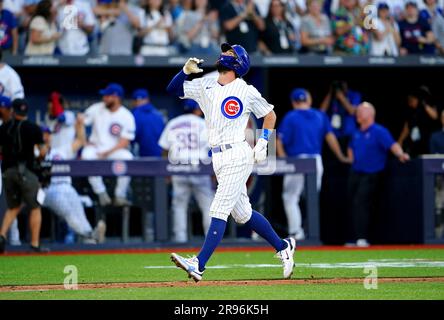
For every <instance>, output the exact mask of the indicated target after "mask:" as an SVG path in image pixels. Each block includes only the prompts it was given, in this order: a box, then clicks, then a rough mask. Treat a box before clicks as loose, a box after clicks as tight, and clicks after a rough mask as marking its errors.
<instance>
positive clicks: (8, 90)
mask: <svg viewBox="0 0 444 320" xmlns="http://www.w3.org/2000/svg"><path fill="white" fill-rule="evenodd" d="M0 95H4V96H6V97H8V98H9V99H11V100H14V99H17V98H24V97H25V91H24V89H23V85H22V81H21V79H20V76H19V75H18V73H17V72H16V71H15V70H14V69H13V68H11V67H10V66H9V65H8V64H7V63H5V62H3V53H2V49H1V48H0Z"/></svg>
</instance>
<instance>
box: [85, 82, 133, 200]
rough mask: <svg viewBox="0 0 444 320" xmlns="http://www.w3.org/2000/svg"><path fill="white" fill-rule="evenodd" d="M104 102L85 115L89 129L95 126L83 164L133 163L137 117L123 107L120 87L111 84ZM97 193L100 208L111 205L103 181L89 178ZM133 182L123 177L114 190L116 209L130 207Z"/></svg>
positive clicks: (122, 94)
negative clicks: (109, 161)
mask: <svg viewBox="0 0 444 320" xmlns="http://www.w3.org/2000/svg"><path fill="white" fill-rule="evenodd" d="M100 94H101V95H102V96H103V101H102V102H98V103H95V104H93V105H92V106H90V107H89V108H88V109H86V111H85V125H87V126H89V125H92V133H91V136H90V137H89V141H88V145H87V146H86V147H85V148H84V149H83V151H82V159H83V160H98V159H108V160H132V159H133V154H132V153H131V152H130V151H129V149H128V148H129V145H130V141H131V140H133V139H134V136H135V131H136V124H135V121H134V116H133V115H132V114H131V112H130V111H129V110H128V109H127V108H126V107H124V106H123V105H122V98H123V96H124V91H123V88H122V86H121V85H119V84H117V83H111V84H109V85H108V86H107V87H106V88H105V89H103V90H101V91H100ZM88 180H89V183H90V184H91V186H92V189H93V191H94V193H96V194H97V195H98V197H99V202H100V205H102V206H106V205H110V204H111V198H110V196H109V195H108V193H107V191H106V187H105V184H104V183H103V179H102V177H89V178H88ZM130 182H131V178H130V177H128V176H119V177H118V178H117V184H116V188H115V190H114V195H115V198H114V205H116V206H124V205H129V204H130V203H129V201H128V200H127V199H126V195H127V191H128V186H129V184H130Z"/></svg>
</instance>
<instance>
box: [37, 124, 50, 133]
mask: <svg viewBox="0 0 444 320" xmlns="http://www.w3.org/2000/svg"><path fill="white" fill-rule="evenodd" d="M40 130H42V132H43V133H49V134H51V133H52V131H51V129H49V127H47V126H43V125H42V126H40Z"/></svg>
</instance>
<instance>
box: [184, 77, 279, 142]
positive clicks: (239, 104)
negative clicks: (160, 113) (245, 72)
mask: <svg viewBox="0 0 444 320" xmlns="http://www.w3.org/2000/svg"><path fill="white" fill-rule="evenodd" d="M183 89H184V94H185V95H184V97H183V98H189V99H193V100H195V101H196V102H197V103H199V106H200V107H201V109H202V111H203V113H204V114H205V122H206V125H207V130H208V141H209V144H210V146H211V147H215V146H219V145H222V144H227V143H237V142H242V141H244V140H245V129H246V127H247V123H248V118H249V117H250V114H251V113H253V114H254V115H255V116H256V117H257V118H262V117H264V116H266V115H267V114H268V113H269V112H270V111H271V110H273V108H274V106H273V105H272V104H269V103H268V102H267V101H266V100H265V99H264V98H263V97H262V96H261V94H260V93H259V91H257V89H256V88H255V87H253V86H252V85H248V84H247V83H246V82H245V81H244V80H243V79H241V78H237V79H236V80H234V81H232V82H230V83H229V84H226V85H224V86H223V85H220V84H219V83H218V82H217V79H214V78H198V79H194V80H192V81H185V83H184V85H183Z"/></svg>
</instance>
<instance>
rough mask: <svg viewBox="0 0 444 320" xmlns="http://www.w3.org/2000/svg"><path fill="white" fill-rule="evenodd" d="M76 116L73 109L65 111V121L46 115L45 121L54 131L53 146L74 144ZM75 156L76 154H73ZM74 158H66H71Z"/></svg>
mask: <svg viewBox="0 0 444 320" xmlns="http://www.w3.org/2000/svg"><path fill="white" fill-rule="evenodd" d="M75 121H76V116H75V115H74V112H72V111H65V122H64V123H60V122H59V121H58V120H57V119H51V118H50V117H49V115H48V114H47V115H46V118H45V122H46V125H47V126H48V128H49V129H50V130H51V132H52V140H51V147H53V148H56V149H57V148H60V147H62V146H63V147H64V146H66V145H70V146H71V145H72V143H73V142H74V139H75V137H76V129H75V127H74V124H75ZM73 157H74V154H73ZM69 159H72V158H66V160H69Z"/></svg>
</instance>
